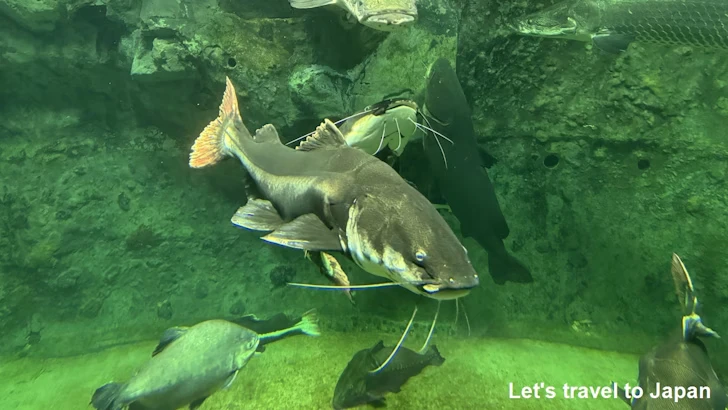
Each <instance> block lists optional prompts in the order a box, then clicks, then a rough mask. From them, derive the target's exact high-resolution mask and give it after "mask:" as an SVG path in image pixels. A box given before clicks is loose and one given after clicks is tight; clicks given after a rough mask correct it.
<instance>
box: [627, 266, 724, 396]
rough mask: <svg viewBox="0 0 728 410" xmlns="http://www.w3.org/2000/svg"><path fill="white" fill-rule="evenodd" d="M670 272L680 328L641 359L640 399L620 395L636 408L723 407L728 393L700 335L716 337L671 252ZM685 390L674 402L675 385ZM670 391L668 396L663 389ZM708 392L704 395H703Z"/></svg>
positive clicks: (690, 283)
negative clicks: (681, 312) (681, 313)
mask: <svg viewBox="0 0 728 410" xmlns="http://www.w3.org/2000/svg"><path fill="white" fill-rule="evenodd" d="M672 273H673V279H674V281H675V286H676V290H677V294H678V298H679V299H680V304H681V305H682V307H683V310H684V316H683V319H682V329H681V332H680V333H679V334H676V335H674V336H673V337H672V338H670V339H669V340H668V341H666V342H665V343H662V344H660V345H658V346H655V347H654V348H653V349H652V350H651V351H650V352H648V353H647V354H645V355H644V356H642V357H641V358H640V364H639V385H640V387H641V388H642V389H643V395H642V396H641V397H640V398H628V397H627V393H626V392H625V391H624V390H620V392H619V395H620V397H621V398H622V399H623V400H624V401H625V402H627V403H628V404H630V405H631V407H632V409H635V410H666V409H676V410H677V409H683V410H700V409H705V410H725V409H726V408H728V396H727V395H726V390H725V387H724V386H722V385H721V383H720V380H719V379H718V376H717V375H716V374H715V371H714V370H713V367H712V365H711V362H710V358H709V357H708V350H707V348H706V347H705V345H704V344H703V342H702V341H701V340H700V338H699V337H701V336H702V337H719V336H718V334H717V333H716V332H715V331H713V330H712V329H710V328H708V327H706V326H705V325H704V324H703V322H702V319H701V318H700V316H698V314H697V313H695V311H696V308H697V304H698V300H697V297H696V296H695V295H694V291H693V285H692V281H691V280H690V276H689V275H688V272H687V270H686V269H685V265H683V263H682V261H681V260H680V257H679V256H677V255H676V254H673V257H672ZM679 387H681V388H683V389H684V390H685V393H684V394H685V397H683V398H680V399H679V400H677V401H676V399H675V397H674V396H675V391H676V388H679ZM665 389H667V392H669V393H671V394H670V396H668V395H667V394H665V393H666V391H665ZM706 393H707V395H706Z"/></svg>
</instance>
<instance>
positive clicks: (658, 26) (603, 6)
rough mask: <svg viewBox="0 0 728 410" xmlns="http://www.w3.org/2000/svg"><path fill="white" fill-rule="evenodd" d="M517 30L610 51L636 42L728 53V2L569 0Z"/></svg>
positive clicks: (524, 22)
mask: <svg viewBox="0 0 728 410" xmlns="http://www.w3.org/2000/svg"><path fill="white" fill-rule="evenodd" d="M514 29H515V31H516V32H518V33H520V34H523V35H530V36H538V37H554V38H564V39H571V40H578V41H586V42H593V43H594V45H596V46H597V47H598V48H600V49H602V50H605V51H608V52H618V51H623V50H626V48H627V46H628V45H629V44H630V43H631V42H632V41H639V42H645V43H657V44H666V45H690V46H695V47H701V48H717V49H728V1H725V0H567V1H565V2H560V3H557V4H555V5H553V6H551V7H547V8H545V9H543V10H541V11H538V12H535V13H532V14H530V15H527V16H525V17H523V18H521V19H519V20H518V21H517V22H516V23H515V24H514Z"/></svg>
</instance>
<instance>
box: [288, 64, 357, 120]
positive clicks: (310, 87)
mask: <svg viewBox="0 0 728 410" xmlns="http://www.w3.org/2000/svg"><path fill="white" fill-rule="evenodd" d="M351 84H352V80H351V78H349V77H348V76H347V75H346V74H342V73H339V72H337V71H335V70H333V69H331V68H329V67H325V66H320V65H312V66H308V67H303V68H299V69H297V70H296V71H294V72H293V74H291V77H290V78H289V80H288V88H289V89H290V90H291V98H293V99H294V101H296V103H297V104H298V105H299V107H300V108H301V110H302V111H306V112H307V114H308V115H309V116H311V117H313V118H325V117H331V116H338V117H343V116H345V115H346V114H347V113H348V112H349V111H351V108H350V107H349V104H348V102H347V98H346V92H347V91H348V90H349V87H351Z"/></svg>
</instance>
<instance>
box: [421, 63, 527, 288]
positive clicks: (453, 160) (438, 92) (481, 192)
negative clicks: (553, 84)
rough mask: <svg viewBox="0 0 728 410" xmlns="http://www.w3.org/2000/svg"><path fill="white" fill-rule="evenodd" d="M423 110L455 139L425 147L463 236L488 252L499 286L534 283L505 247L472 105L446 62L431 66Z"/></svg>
mask: <svg viewBox="0 0 728 410" xmlns="http://www.w3.org/2000/svg"><path fill="white" fill-rule="evenodd" d="M422 111H423V113H424V117H425V118H426V119H427V122H428V124H429V125H430V126H431V127H432V129H433V130H434V131H435V132H437V133H438V134H439V135H444V136H446V137H447V138H449V139H451V140H452V143H450V142H449V141H444V142H440V141H439V140H438V139H437V135H433V137H432V138H427V137H425V138H424V139H423V144H424V148H425V155H426V156H427V159H428V161H429V165H430V169H431V171H432V173H433V174H434V175H435V180H436V181H437V186H438V188H439V189H440V191H441V192H442V194H443V196H444V197H445V199H446V200H447V204H448V205H449V206H450V209H451V210H452V212H453V214H455V216H456V217H457V218H458V220H459V221H460V227H461V230H462V233H463V236H465V237H471V238H473V239H475V240H476V241H477V242H478V244H480V246H481V247H483V248H484V249H485V250H486V251H487V252H488V270H489V271H490V275H491V276H492V277H493V281H494V282H495V283H497V284H503V283H505V282H509V281H510V282H518V283H529V282H533V277H532V276H531V273H530V272H529V271H528V268H526V267H525V266H524V265H523V264H522V263H521V262H519V261H518V260H517V259H516V258H514V257H513V256H512V255H510V254H509V253H508V251H507V250H506V247H505V245H504V244H503V239H505V238H506V237H507V236H508V234H509V229H508V224H507V223H506V220H505V217H504V216H503V212H501V208H500V205H499V204H498V198H497V197H496V195H495V189H494V188H493V184H492V183H491V181H490V178H489V177H488V173H487V171H486V169H485V167H484V164H483V161H482V159H481V156H480V148H479V146H478V143H477V140H476V138H475V130H474V128H473V121H472V119H471V116H470V107H469V106H468V101H467V100H466V98H465V94H464V93H463V89H462V88H461V86H460V82H459V81H458V78H457V75H456V74H455V70H453V68H452V67H451V66H450V62H449V61H448V60H447V59H445V58H439V59H438V60H437V61H435V63H434V64H433V65H432V66H431V67H430V73H429V79H428V81H427V90H426V93H425V105H424V107H423V109H422ZM443 157H444V159H443Z"/></svg>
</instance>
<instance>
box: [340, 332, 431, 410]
mask: <svg viewBox="0 0 728 410" xmlns="http://www.w3.org/2000/svg"><path fill="white" fill-rule="evenodd" d="M392 350H393V348H391V347H385V346H384V343H383V342H382V341H381V340H380V341H379V342H377V344H375V345H374V347H372V348H369V349H363V350H360V351H358V352H356V353H355V354H354V357H352V359H351V361H349V364H347V365H346V368H345V369H344V372H343V373H341V376H339V381H338V382H337V383H336V388H335V389H334V398H333V401H332V405H333V407H334V409H336V410H339V409H347V408H350V407H356V406H361V405H364V404H368V403H371V404H373V405H375V406H376V405H380V406H381V405H383V404H384V395H385V394H386V393H390V392H391V393H399V391H400V389H401V388H402V386H403V385H404V384H405V383H407V381H408V380H409V379H410V378H411V377H414V376H417V375H418V374H420V372H422V370H424V368H425V367H427V366H440V365H441V364H442V363H444V362H445V359H444V358H443V357H442V356H441V355H440V352H439V351H438V350H437V347H436V346H434V345H433V346H431V347H430V348H429V349H428V350H427V352H425V353H418V352H415V351H413V350H411V349H408V348H406V347H400V348H399V352H398V353H397V355H396V356H394V359H392V360H391V362H390V363H388V364H387V366H386V367H384V368H383V369H381V370H379V371H377V372H375V373H372V371H373V370H375V369H377V368H378V367H379V366H380V365H381V364H382V363H384V361H385V360H387V358H388V357H389V356H390V354H391V353H392Z"/></svg>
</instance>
